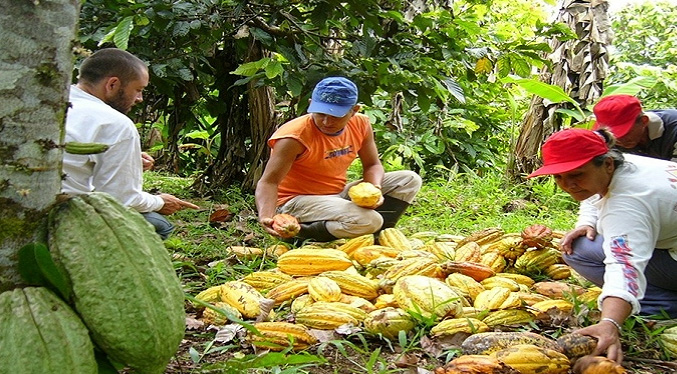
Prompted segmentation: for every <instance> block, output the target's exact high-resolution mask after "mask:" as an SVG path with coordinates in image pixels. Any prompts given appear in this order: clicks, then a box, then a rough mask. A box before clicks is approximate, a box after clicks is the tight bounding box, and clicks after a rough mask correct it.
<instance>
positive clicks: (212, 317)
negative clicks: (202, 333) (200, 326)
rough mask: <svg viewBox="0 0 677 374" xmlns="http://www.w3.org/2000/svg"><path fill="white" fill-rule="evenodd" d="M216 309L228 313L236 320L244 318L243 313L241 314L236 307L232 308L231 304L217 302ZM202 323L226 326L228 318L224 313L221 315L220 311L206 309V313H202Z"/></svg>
mask: <svg viewBox="0 0 677 374" xmlns="http://www.w3.org/2000/svg"><path fill="white" fill-rule="evenodd" d="M214 307H216V308H218V309H222V310H224V311H226V312H227V313H229V314H230V315H231V316H233V317H235V318H238V319H240V318H242V313H240V311H239V310H237V309H235V308H234V307H232V306H230V304H228V303H224V302H222V301H217V302H215V303H214ZM202 321H203V322H204V323H205V324H208V325H225V324H226V323H228V316H227V315H226V314H224V313H221V312H220V311H218V310H215V309H212V308H205V309H204V311H203V312H202Z"/></svg>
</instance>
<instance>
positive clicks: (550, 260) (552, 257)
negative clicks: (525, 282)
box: [515, 248, 560, 274]
mask: <svg viewBox="0 0 677 374" xmlns="http://www.w3.org/2000/svg"><path fill="white" fill-rule="evenodd" d="M559 258H560V253H559V251H557V250H555V249H551V248H543V249H535V250H530V251H526V252H524V254H522V255H521V256H520V257H518V258H517V260H515V269H516V270H517V272H518V273H521V274H540V273H543V272H545V269H547V268H548V267H549V266H550V265H553V264H555V263H557V261H558V259H559Z"/></svg>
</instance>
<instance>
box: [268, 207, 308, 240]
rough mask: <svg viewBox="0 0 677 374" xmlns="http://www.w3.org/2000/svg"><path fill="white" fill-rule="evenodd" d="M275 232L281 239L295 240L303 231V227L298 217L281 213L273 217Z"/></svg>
mask: <svg viewBox="0 0 677 374" xmlns="http://www.w3.org/2000/svg"><path fill="white" fill-rule="evenodd" d="M273 230H275V232H276V233H277V234H278V235H279V236H280V237H281V238H293V237H294V236H296V234H298V233H299V231H301V226H300V225H299V221H298V220H297V219H296V217H294V216H292V215H290V214H285V213H280V214H276V215H274V216H273Z"/></svg>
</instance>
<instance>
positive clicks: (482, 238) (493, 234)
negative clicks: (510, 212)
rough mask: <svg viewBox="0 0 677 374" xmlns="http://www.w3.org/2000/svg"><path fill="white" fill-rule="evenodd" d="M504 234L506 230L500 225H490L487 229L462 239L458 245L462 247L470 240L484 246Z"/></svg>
mask: <svg viewBox="0 0 677 374" xmlns="http://www.w3.org/2000/svg"><path fill="white" fill-rule="evenodd" d="M503 234H505V231H504V230H503V229H501V228H498V227H489V228H486V229H481V230H477V231H475V232H473V233H471V234H470V235H468V236H466V237H464V238H463V239H461V240H460V241H459V242H458V246H459V247H460V246H462V245H464V244H466V243H468V242H475V243H477V244H479V245H480V246H483V245H486V244H487V243H491V242H494V241H496V240H497V239H498V238H500V237H501V236H503Z"/></svg>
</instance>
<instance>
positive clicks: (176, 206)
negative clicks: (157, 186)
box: [158, 193, 200, 215]
mask: <svg viewBox="0 0 677 374" xmlns="http://www.w3.org/2000/svg"><path fill="white" fill-rule="evenodd" d="M159 196H160V197H161V198H162V200H163V201H164V202H165V205H163V206H162V209H160V210H158V213H160V214H165V215H169V214H174V213H176V212H178V211H179V210H184V209H186V208H190V209H200V207H199V206H197V205H195V204H193V203H189V202H188V201H184V200H181V199H179V198H178V197H176V196H173V195H170V194H166V193H161V194H160V195H159Z"/></svg>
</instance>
